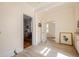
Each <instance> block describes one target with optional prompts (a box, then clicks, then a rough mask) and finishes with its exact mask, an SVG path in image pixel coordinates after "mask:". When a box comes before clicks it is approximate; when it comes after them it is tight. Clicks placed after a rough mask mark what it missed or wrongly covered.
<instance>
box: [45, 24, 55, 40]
mask: <svg viewBox="0 0 79 59" xmlns="http://www.w3.org/2000/svg"><path fill="white" fill-rule="evenodd" d="M46 28H47V29H46V32H47V39H52V40H53V41H55V22H47V24H46Z"/></svg>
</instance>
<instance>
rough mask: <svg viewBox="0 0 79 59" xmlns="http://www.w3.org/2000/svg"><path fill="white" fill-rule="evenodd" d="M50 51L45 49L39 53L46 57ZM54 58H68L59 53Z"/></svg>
mask: <svg viewBox="0 0 79 59" xmlns="http://www.w3.org/2000/svg"><path fill="white" fill-rule="evenodd" d="M50 51H51V48H48V47H45V48H44V49H43V50H42V51H41V52H40V53H41V54H43V55H44V56H47V55H48V53H49V52H50ZM56 57H68V56H66V55H64V54H62V53H60V52H57V56H56Z"/></svg>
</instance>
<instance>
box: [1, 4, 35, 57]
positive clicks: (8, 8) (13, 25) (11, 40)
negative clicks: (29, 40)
mask: <svg viewBox="0 0 79 59" xmlns="http://www.w3.org/2000/svg"><path fill="white" fill-rule="evenodd" d="M23 14H26V15H29V16H31V17H34V10H33V8H31V7H29V6H28V5H27V4H26V3H0V32H1V34H0V56H13V55H14V53H13V51H14V50H16V51H17V52H20V51H22V50H23ZM33 20H34V18H33ZM35 32H36V31H35V20H34V21H33V39H35V35H36V34H35ZM34 42H35V40H33V44H34Z"/></svg>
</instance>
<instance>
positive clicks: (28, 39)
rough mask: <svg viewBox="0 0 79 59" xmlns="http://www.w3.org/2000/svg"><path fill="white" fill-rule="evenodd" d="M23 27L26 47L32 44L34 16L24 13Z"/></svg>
mask: <svg viewBox="0 0 79 59" xmlns="http://www.w3.org/2000/svg"><path fill="white" fill-rule="evenodd" d="M23 24H24V25H23V27H24V34H23V35H24V43H23V45H24V48H27V47H29V46H31V45H32V17H31V16H27V15H25V14H24V15H23Z"/></svg>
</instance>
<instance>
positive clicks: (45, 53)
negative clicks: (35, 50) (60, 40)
mask: <svg viewBox="0 0 79 59" xmlns="http://www.w3.org/2000/svg"><path fill="white" fill-rule="evenodd" d="M50 51H51V49H50V48H48V47H46V48H44V49H43V50H42V51H41V52H40V53H41V54H43V55H44V56H47V54H48V53H49V52H50Z"/></svg>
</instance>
